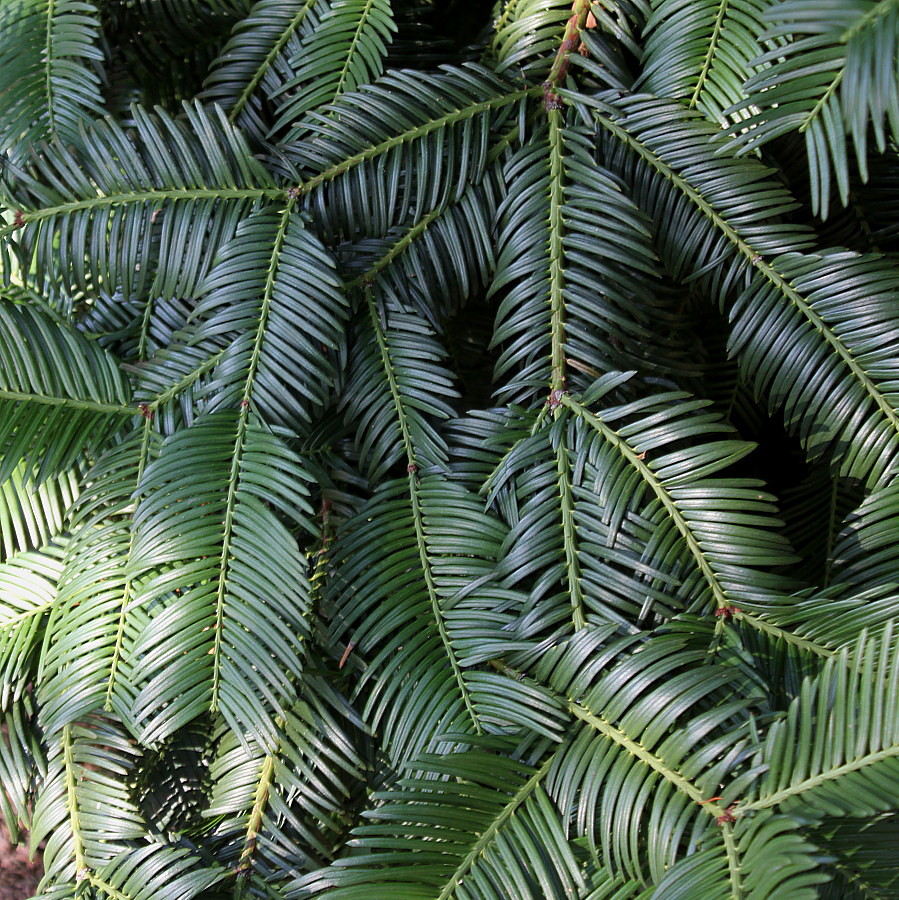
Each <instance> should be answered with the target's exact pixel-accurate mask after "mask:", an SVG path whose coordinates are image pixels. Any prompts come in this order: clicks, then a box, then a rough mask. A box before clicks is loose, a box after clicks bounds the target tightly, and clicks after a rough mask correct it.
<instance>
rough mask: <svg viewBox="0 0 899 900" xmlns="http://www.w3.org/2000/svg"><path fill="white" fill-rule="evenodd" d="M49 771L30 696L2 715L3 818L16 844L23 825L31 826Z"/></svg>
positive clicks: (0, 799)
mask: <svg viewBox="0 0 899 900" xmlns="http://www.w3.org/2000/svg"><path fill="white" fill-rule="evenodd" d="M46 771H47V761H46V757H45V751H44V744H43V742H42V740H41V730H40V726H39V725H38V721H37V714H36V713H35V710H34V704H33V702H32V699H31V697H30V696H29V695H28V694H25V695H23V696H22V697H21V699H20V700H19V702H16V703H13V704H12V705H11V707H10V708H9V709H7V710H4V713H3V715H2V716H0V784H2V785H3V791H2V792H0V816H2V818H3V822H4V824H5V825H6V828H7V830H8V831H9V835H10V839H11V840H12V841H13V843H18V841H19V837H20V832H19V828H20V826H24V827H25V828H30V827H31V815H32V811H33V810H34V799H35V796H36V794H37V792H38V790H39V788H40V786H41V785H42V783H43V780H44V775H45V774H46Z"/></svg>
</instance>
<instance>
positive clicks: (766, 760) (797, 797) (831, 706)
mask: <svg viewBox="0 0 899 900" xmlns="http://www.w3.org/2000/svg"><path fill="white" fill-rule="evenodd" d="M897 686H899V652H897V649H896V644H895V640H894V637H893V633H892V626H891V625H890V626H887V627H886V628H885V629H884V630H883V631H882V632H881V635H880V636H879V637H872V636H868V635H865V634H863V635H862V636H861V637H860V638H859V640H858V641H857V642H856V643H855V645H854V646H851V647H845V648H844V649H843V650H842V651H841V652H840V653H839V654H838V655H836V656H834V657H833V658H832V659H830V660H828V661H827V663H826V665H825V666H824V668H823V669H822V671H821V673H820V674H819V675H818V676H817V677H816V678H814V679H811V680H809V681H807V682H806V683H805V684H804V685H803V687H802V691H801V693H800V695H799V697H797V698H796V700H794V702H793V704H792V705H791V707H790V710H789V712H788V714H787V716H786V717H785V718H784V719H782V720H780V721H777V722H774V723H772V725H771V727H770V729H769V730H768V734H767V736H766V738H765V741H764V743H763V745H762V747H761V750H760V753H759V760H758V763H759V764H760V765H762V766H764V768H765V771H764V774H763V775H762V776H761V778H760V779H759V781H758V782H757V784H756V785H755V787H754V790H753V791H752V792H751V794H750V795H748V796H747V799H746V802H744V803H741V804H740V810H741V813H742V814H746V813H750V812H751V811H752V810H759V809H771V808H773V807H777V808H779V809H781V810H785V811H787V812H792V813H793V814H795V815H797V816H798V817H809V818H811V819H812V820H814V819H815V818H820V817H822V816H823V815H831V816H853V817H861V816H872V815H876V814H878V813H883V812H888V811H892V810H894V809H896V807H897V805H899V732H897V727H896V721H897V717H896V710H895V705H896V698H897Z"/></svg>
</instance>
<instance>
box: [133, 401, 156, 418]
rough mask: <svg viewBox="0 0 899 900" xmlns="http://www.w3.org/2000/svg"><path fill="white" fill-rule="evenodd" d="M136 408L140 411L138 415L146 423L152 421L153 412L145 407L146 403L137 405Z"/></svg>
mask: <svg viewBox="0 0 899 900" xmlns="http://www.w3.org/2000/svg"><path fill="white" fill-rule="evenodd" d="M137 408H138V409H139V410H140V414H141V415H142V416H143V417H144V418H145V419H146V420H147V421H148V422H152V421H153V410H152V409H150V407H149V406H147V404H146V403H138V404H137Z"/></svg>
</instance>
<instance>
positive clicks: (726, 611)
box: [715, 606, 740, 619]
mask: <svg viewBox="0 0 899 900" xmlns="http://www.w3.org/2000/svg"><path fill="white" fill-rule="evenodd" d="M738 612H740V607H739V606H721V607H719V608H718V609H716V610H715V615H716V616H721V617H722V618H725V619H729V618H730V617H731V616H734V615H736V614H737V613H738Z"/></svg>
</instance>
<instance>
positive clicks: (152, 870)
mask: <svg viewBox="0 0 899 900" xmlns="http://www.w3.org/2000/svg"><path fill="white" fill-rule="evenodd" d="M138 757H139V751H138V750H136V749H135V747H134V746H133V742H132V741H131V739H130V738H129V737H128V736H127V734H126V733H125V732H124V730H123V729H122V727H121V725H120V724H119V723H118V722H117V721H116V720H115V719H112V718H105V717H102V716H99V715H95V716H91V717H89V718H86V719H85V720H84V721H83V722H82V723H80V724H77V725H67V726H65V728H64V729H62V731H61V732H60V733H59V734H58V735H57V736H56V739H55V740H54V741H53V742H52V743H51V752H50V755H49V757H48V770H47V776H46V777H47V783H46V785H45V789H44V790H43V791H42V792H41V794H40V797H39V799H38V801H37V804H36V807H35V811H34V819H33V824H32V831H31V840H32V846H33V847H37V845H38V842H43V841H45V842H46V844H45V847H44V855H43V860H44V868H45V875H44V878H43V880H42V881H41V885H40V890H41V891H42V892H45V893H47V894H49V895H50V896H53V894H52V893H50V892H51V891H52V890H53V888H54V887H56V888H61V887H63V886H64V885H66V884H72V883H75V882H76V881H77V882H78V883H84V882H86V883H87V884H88V885H89V886H90V887H91V888H92V889H93V890H94V891H96V893H97V894H98V895H99V896H105V897H119V898H121V897H127V898H129V900H150V898H152V897H155V896H158V891H159V890H160V888H162V889H163V890H165V891H167V892H169V893H170V894H171V896H172V897H178V898H183V900H189V898H191V897H195V896H197V895H198V894H199V893H200V891H201V890H203V889H205V888H208V887H209V886H211V885H212V884H214V883H215V882H216V881H218V880H220V879H221V878H222V877H223V876H224V874H225V872H224V871H223V870H221V869H216V867H209V866H207V865H204V864H203V862H202V860H201V859H200V857H199V854H197V853H196V852H195V851H192V850H189V849H188V848H186V847H178V846H176V845H173V846H167V845H166V844H165V843H164V842H163V840H162V839H161V837H154V838H151V837H150V835H148V834H147V830H146V824H145V822H144V820H143V817H142V816H141V814H140V811H139V810H138V808H137V807H136V806H135V804H134V802H133V799H132V797H131V795H130V791H129V785H128V778H129V775H130V773H131V772H132V771H133V770H134V768H135V766H136V764H137V760H138ZM42 895H43V894H42Z"/></svg>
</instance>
